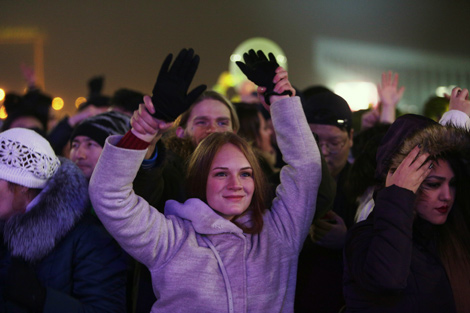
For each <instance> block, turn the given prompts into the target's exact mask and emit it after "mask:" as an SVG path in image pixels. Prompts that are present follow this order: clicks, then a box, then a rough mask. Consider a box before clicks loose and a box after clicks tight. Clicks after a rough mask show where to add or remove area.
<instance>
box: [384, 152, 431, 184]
mask: <svg viewBox="0 0 470 313" xmlns="http://www.w3.org/2000/svg"><path fill="white" fill-rule="evenodd" d="M428 157H429V153H426V152H425V153H421V154H420V148H419V146H416V147H414V148H413V150H411V151H410V153H409V154H408V155H407V156H406V157H405V158H404V159H403V161H402V162H401V163H400V165H399V166H398V168H397V169H396V170H395V171H394V172H392V171H389V172H388V175H387V178H386V180H385V187H389V186H391V185H396V186H398V187H402V188H405V189H408V190H411V191H412V192H414V193H416V191H418V189H419V186H421V183H422V182H423V181H424V179H425V178H426V177H427V176H428V175H429V173H431V169H432V162H431V160H428Z"/></svg>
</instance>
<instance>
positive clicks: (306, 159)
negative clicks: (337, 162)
mask: <svg viewBox="0 0 470 313" xmlns="http://www.w3.org/2000/svg"><path fill="white" fill-rule="evenodd" d="M271 115H272V119H273V124H274V128H275V131H276V136H277V141H278V145H279V147H280V149H281V151H282V154H283V157H284V161H285V162H286V163H287V165H286V166H284V167H283V169H282V171H281V184H280V185H279V186H278V188H277V190H276V195H277V196H276V199H274V201H273V203H272V207H271V209H270V210H268V211H267V212H266V213H265V215H264V227H263V230H262V231H261V233H259V234H257V235H250V234H245V233H243V231H242V230H241V229H240V228H239V227H237V226H236V225H235V224H233V223H232V222H230V221H229V220H226V219H224V218H223V217H221V216H219V215H218V214H217V213H215V212H214V211H213V210H212V209H211V208H210V207H209V206H208V205H207V204H206V203H204V202H203V201H201V200H199V199H189V200H187V201H186V202H185V203H178V202H176V201H172V200H170V201H167V203H166V206H165V216H164V215H163V214H161V213H159V212H158V211H157V210H156V209H155V208H153V207H151V206H149V205H148V203H147V202H146V201H145V200H143V199H142V198H140V197H138V196H136V195H135V194H134V192H133V190H132V181H133V179H134V177H135V175H136V173H137V171H138V169H139V166H140V163H141V161H142V160H143V158H144V156H145V152H146V150H128V149H122V148H118V147H116V146H115V145H114V144H116V143H117V142H118V141H119V139H120V137H110V138H108V141H107V143H106V145H105V148H104V150H103V153H102V155H101V158H100V160H99V162H98V165H97V166H96V168H95V171H94V173H93V176H92V178H91V181H90V197H91V200H92V203H93V207H94V208H95V210H96V213H97V215H98V217H99V218H100V219H101V221H102V222H103V224H104V225H105V227H106V228H107V229H108V231H109V232H110V233H111V234H112V235H113V236H114V237H115V238H116V240H117V241H118V242H119V243H120V244H121V245H122V247H123V248H124V249H125V250H126V251H127V252H128V253H129V254H131V255H132V256H133V257H134V258H136V259H137V260H138V261H140V262H141V263H143V264H145V265H146V266H147V267H148V268H149V269H150V272H151V275H152V281H153V289H154V292H155V295H156V296H157V299H158V300H157V302H156V303H155V304H154V305H153V308H152V312H293V310H294V294H295V282H296V275H297V259H298V255H299V253H300V250H301V248H302V245H303V242H304V240H305V238H306V236H307V234H308V229H309V226H310V224H311V221H312V218H313V215H314V212H315V203H316V198H317V191H318V186H319V184H320V180H321V164H320V153H319V151H318V148H317V145H316V143H315V139H314V138H313V135H312V132H311V131H310V129H309V126H308V124H307V121H306V119H305V116H304V113H303V110H302V106H301V104H300V100H299V98H298V97H293V98H288V99H284V100H280V101H277V102H275V103H273V104H272V105H271ZM240 222H247V223H248V222H249V216H245V217H244V219H241V220H240Z"/></svg>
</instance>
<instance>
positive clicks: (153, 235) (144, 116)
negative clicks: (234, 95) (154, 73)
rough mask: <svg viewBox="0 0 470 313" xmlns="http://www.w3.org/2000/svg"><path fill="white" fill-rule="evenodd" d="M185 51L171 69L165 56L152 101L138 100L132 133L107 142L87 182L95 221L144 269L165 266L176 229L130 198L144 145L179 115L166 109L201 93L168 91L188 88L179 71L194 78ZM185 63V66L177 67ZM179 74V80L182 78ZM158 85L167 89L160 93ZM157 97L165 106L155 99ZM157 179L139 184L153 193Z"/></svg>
mask: <svg viewBox="0 0 470 313" xmlns="http://www.w3.org/2000/svg"><path fill="white" fill-rule="evenodd" d="M191 51H192V49H191ZM191 51H189V52H188V51H187V50H186V49H183V51H182V52H180V54H179V55H178V57H177V59H176V60H175V63H174V64H173V66H172V67H171V68H169V63H170V62H171V57H170V56H169V57H167V59H166V60H165V62H164V64H163V65H162V70H161V71H160V74H159V77H158V78H157V82H156V86H155V88H154V95H153V97H152V98H150V97H148V96H146V97H144V103H143V104H141V105H140V107H139V109H138V110H137V111H136V112H134V115H133V117H132V120H131V124H132V129H131V130H130V131H129V132H128V133H127V134H126V135H125V136H124V137H123V138H121V137H110V138H108V140H107V142H106V144H105V147H104V149H103V152H102V154H101V157H100V160H99V162H98V164H97V165H96V167H95V171H94V173H93V176H92V178H91V180H90V189H89V190H90V198H91V201H92V203H93V207H94V208H95V211H96V213H97V215H98V217H99V218H100V219H101V221H102V222H103V224H104V225H105V227H106V228H107V229H108V231H109V232H110V233H111V234H112V235H113V237H114V238H115V239H116V240H117V241H118V242H119V243H120V244H121V246H122V247H123V248H124V249H125V250H126V251H127V252H128V253H129V254H131V255H132V256H133V257H134V258H136V259H137V260H138V261H140V262H141V263H143V264H145V265H147V266H148V267H149V266H158V264H159V263H158V262H165V260H166V259H167V257H168V256H169V255H171V253H172V252H171V251H172V247H175V241H177V240H178V239H177V238H181V232H180V231H181V230H180V228H178V227H175V226H174V221H173V220H171V219H167V218H165V217H164V216H163V214H161V213H159V212H158V211H157V210H156V209H155V208H154V207H152V206H150V205H149V204H148V202H147V201H145V200H144V199H143V198H141V197H138V196H136V194H135V193H134V190H133V184H134V183H135V182H134V179H135V177H136V174H137V172H138V170H139V167H140V165H141V163H142V160H143V159H144V156H145V154H146V152H147V151H146V148H147V147H148V145H149V143H150V142H152V141H153V140H154V138H156V136H158V135H159V134H161V132H163V131H165V130H166V129H168V128H169V127H171V125H172V119H173V118H175V114H178V112H179V111H178V112H177V111H174V109H175V108H174V107H173V108H170V107H167V106H170V104H171V99H176V98H178V97H183V99H185V101H186V100H188V99H192V98H193V97H195V96H196V93H198V92H202V91H201V90H203V88H200V87H198V88H196V89H195V90H196V91H194V90H193V91H192V92H190V93H189V95H186V93H185V92H184V93H183V95H182V94H180V93H179V92H180V91H181V89H178V88H176V89H175V88H173V89H172V87H171V86H172V83H175V84H176V85H178V86H180V83H181V84H182V85H183V87H184V88H187V87H189V83H188V82H187V76H186V75H187V71H186V70H184V67H191V69H190V70H189V71H190V72H191V73H192V74H194V73H193V72H192V71H193V70H195V69H194V66H193V65H194V64H193V63H192V62H191V60H193V57H194V55H193V52H191ZM190 52H191V53H190ZM187 59H188V60H189V62H183V61H184V60H187ZM198 60H199V59H198ZM198 60H197V61H198ZM175 66H177V67H178V68H175ZM196 67H197V66H196ZM173 70H174V71H173ZM162 75H163V76H162ZM180 75H184V76H185V77H183V78H184V79H183V78H182V77H181V76H180ZM162 77H163V79H162ZM191 79H192V76H191ZM162 82H164V85H165V86H167V87H168V88H160V87H159V86H161V85H160V84H162ZM186 90H187V89H186ZM159 92H160V93H161V95H162V98H163V99H164V100H166V101H167V102H165V101H163V102H162V101H161V100H158V97H159ZM172 93H173V94H172ZM188 97H189V98H188ZM154 103H155V106H154ZM185 103H186V102H185ZM186 104H188V103H186ZM159 105H160V106H163V107H159ZM179 108H180V109H181V107H179ZM156 116H157V117H156ZM159 179H161V177H159V176H157V177H155V180H149V181H142V182H141V184H144V186H147V187H149V188H158V186H156V184H155V183H156V182H157V183H158V180H159ZM136 192H137V191H136Z"/></svg>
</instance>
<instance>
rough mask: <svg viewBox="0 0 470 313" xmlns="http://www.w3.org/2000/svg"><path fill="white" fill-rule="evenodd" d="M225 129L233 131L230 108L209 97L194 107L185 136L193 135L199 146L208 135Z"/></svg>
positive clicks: (195, 142)
mask: <svg viewBox="0 0 470 313" xmlns="http://www.w3.org/2000/svg"><path fill="white" fill-rule="evenodd" d="M225 131H230V132H232V131H233V128H232V119H231V115H230V110H229V109H228V107H227V106H226V105H225V104H223V103H222V102H220V101H218V100H215V99H210V98H208V99H204V100H202V101H201V102H199V103H198V104H196V105H195V106H194V108H193V109H192V111H191V114H190V115H189V118H188V122H187V126H186V129H185V130H184V136H189V137H191V138H192V139H193V142H194V144H195V145H196V146H197V145H198V144H199V143H200V142H201V140H202V139H204V138H206V137H207V136H208V135H210V134H212V133H215V132H225Z"/></svg>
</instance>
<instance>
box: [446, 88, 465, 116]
mask: <svg viewBox="0 0 470 313" xmlns="http://www.w3.org/2000/svg"><path fill="white" fill-rule="evenodd" d="M448 98H449V99H450V102H449V110H457V111H462V112H464V113H465V114H467V115H469V116H470V101H469V100H468V89H461V88H460V87H455V88H454V89H452V93H451V94H450V96H448Z"/></svg>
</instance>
